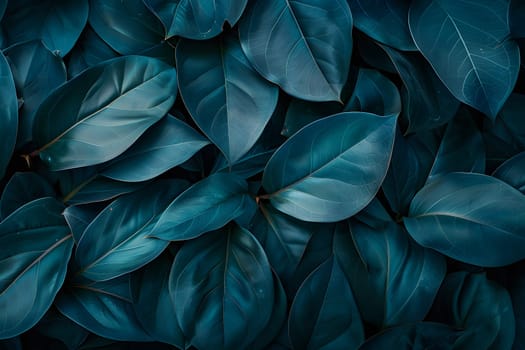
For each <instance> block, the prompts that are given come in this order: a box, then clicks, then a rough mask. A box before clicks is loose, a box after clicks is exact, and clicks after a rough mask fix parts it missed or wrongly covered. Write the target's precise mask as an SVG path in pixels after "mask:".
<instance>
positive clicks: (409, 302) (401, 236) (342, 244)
mask: <svg viewBox="0 0 525 350" xmlns="http://www.w3.org/2000/svg"><path fill="white" fill-rule="evenodd" d="M349 227H350V232H349V234H347V232H344V234H336V235H335V242H334V246H335V249H336V256H338V258H339V259H340V261H341V265H342V267H343V270H344V271H345V273H346V274H347V276H348V279H349V281H350V284H351V286H352V289H353V291H354V297H355V300H356V302H357V305H358V307H359V311H360V312H361V315H362V318H363V321H365V322H368V323H369V324H372V325H374V326H376V327H378V328H386V327H391V326H395V325H401V324H404V323H410V322H418V321H422V320H423V319H424V318H425V316H426V314H427V312H428V311H429V310H430V307H431V306H432V303H433V301H434V298H435V296H436V294H437V292H438V290H439V286H440V285H441V282H442V281H443V278H444V277H445V273H446V270H447V265H446V260H445V258H444V257H443V256H442V255H440V254H438V253H436V252H435V251H432V250H431V249H428V248H423V247H421V246H419V245H418V244H416V243H414V242H413V241H412V240H411V239H410V236H409V235H408V234H407V232H406V231H405V230H404V229H403V228H402V227H401V226H400V225H398V224H396V223H395V222H394V221H392V219H390V216H389V215H388V214H387V213H386V211H385V209H384V208H383V207H382V206H381V204H380V203H379V201H377V200H375V201H373V202H372V203H371V204H370V205H369V206H368V207H367V208H365V209H364V210H363V211H361V213H359V214H358V215H356V216H355V219H352V220H350V221H349Z"/></svg>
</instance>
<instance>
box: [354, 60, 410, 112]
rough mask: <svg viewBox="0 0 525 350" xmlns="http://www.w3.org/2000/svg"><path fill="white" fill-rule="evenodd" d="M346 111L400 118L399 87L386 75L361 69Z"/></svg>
mask: <svg viewBox="0 0 525 350" xmlns="http://www.w3.org/2000/svg"><path fill="white" fill-rule="evenodd" d="M344 110H345V111H363V112H370V113H374V114H377V115H384V116H389V115H395V116H398V115H399V114H400V113H401V97H400V96H399V91H398V90H397V87H396V86H395V85H394V84H393V83H392V82H391V81H390V80H388V79H387V78H386V77H385V76H384V75H382V74H381V73H379V72H378V71H376V70H372V69H366V68H361V69H360V70H359V73H358V76H357V81H356V83H355V88H354V93H353V94H352V97H350V100H349V101H348V103H347V104H346V106H345V108H344Z"/></svg>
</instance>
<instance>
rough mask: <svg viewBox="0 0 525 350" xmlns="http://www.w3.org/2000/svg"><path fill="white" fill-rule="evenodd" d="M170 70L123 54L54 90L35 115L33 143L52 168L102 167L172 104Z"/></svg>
mask: <svg viewBox="0 0 525 350" xmlns="http://www.w3.org/2000/svg"><path fill="white" fill-rule="evenodd" d="M176 89H177V80H176V73H175V69H174V68H173V67H170V66H168V65H166V64H165V63H163V62H161V61H159V60H156V59H153V58H148V57H143V56H125V57H121V58H115V59H113V60H110V61H107V62H105V63H103V64H100V65H98V66H96V67H93V68H90V69H88V70H85V71H84V72H83V73H82V74H80V75H78V76H76V77H75V78H73V79H72V80H70V81H68V82H67V83H66V84H64V85H62V86H61V87H59V88H58V89H56V90H54V91H53V92H52V93H51V94H50V95H49V97H48V98H47V99H46V100H45V101H44V102H43V103H42V104H41V105H40V107H39V108H38V110H37V112H36V115H35V124H34V127H33V140H34V142H35V144H36V145H37V146H38V147H40V148H39V149H38V150H37V151H35V152H37V153H39V155H40V158H41V159H42V160H43V161H44V162H45V163H46V164H47V165H48V166H49V168H50V169H51V170H64V169H70V168H75V167H83V166H88V165H93V164H97V163H102V162H105V161H107V160H110V159H112V158H114V157H116V156H118V155H119V154H121V153H122V152H124V151H125V150H126V149H127V148H128V147H129V146H131V144H133V142H135V140H137V139H138V138H139V136H140V135H141V134H142V133H143V132H144V131H145V130H146V129H147V128H149V127H150V126H151V125H153V124H154V123H155V122H156V121H158V120H159V119H160V118H162V117H163V116H164V115H165V114H166V112H167V111H168V110H169V108H170V107H171V105H172V104H173V102H174V101H175V95H176Z"/></svg>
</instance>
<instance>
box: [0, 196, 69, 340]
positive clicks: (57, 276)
mask: <svg viewBox="0 0 525 350" xmlns="http://www.w3.org/2000/svg"><path fill="white" fill-rule="evenodd" d="M62 210H64V207H63V205H62V204H61V203H60V202H58V201H57V200H56V199H54V198H50V197H46V198H41V199H37V200H34V201H32V202H29V203H27V204H25V205H24V206H22V207H21V208H19V209H18V210H16V211H15V212H13V213H12V214H11V215H9V216H8V217H7V218H6V219H4V220H3V221H2V222H1V223H0V247H1V248H0V309H1V310H2V313H1V314H0V339H7V338H11V337H14V336H17V335H19V334H21V333H23V332H25V331H27V330H28V329H30V328H31V327H33V326H34V325H35V324H36V323H37V322H38V321H39V320H40V319H41V318H42V317H43V316H44V314H45V313H46V311H47V310H48V309H49V307H50V306H51V304H52V302H53V299H55V296H56V294H57V292H58V290H59V289H60V287H61V286H62V283H63V282H64V279H65V277H66V270H67V264H68V261H69V257H70V256H71V251H72V248H73V238H72V235H71V234H70V233H69V228H68V227H67V224H66V222H65V220H64V218H63V216H62V214H61V213H62Z"/></svg>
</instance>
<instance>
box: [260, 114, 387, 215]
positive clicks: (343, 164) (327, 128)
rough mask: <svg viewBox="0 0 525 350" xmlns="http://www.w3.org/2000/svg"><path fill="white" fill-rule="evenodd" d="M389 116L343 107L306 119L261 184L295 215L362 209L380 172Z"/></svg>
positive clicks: (275, 202)
mask: <svg viewBox="0 0 525 350" xmlns="http://www.w3.org/2000/svg"><path fill="white" fill-rule="evenodd" d="M395 125H396V118H395V116H389V117H380V116H377V115H374V114H371V113H364V112H346V113H340V114H336V115H334V116H331V117H327V118H323V119H321V120H318V121H316V122H313V123H311V124H309V125H308V126H306V127H304V128H303V129H301V130H300V131H299V132H298V133H296V134H295V135H293V136H292V137H291V138H289V139H288V140H287V141H286V142H285V143H284V144H283V145H282V146H281V147H280V148H279V149H278V150H277V151H276V152H275V153H274V155H273V156H272V158H271V159H270V161H269V162H268V164H267V165H266V168H265V170H264V173H263V187H264V189H265V190H266V192H267V193H268V194H267V195H265V196H263V197H262V198H268V199H269V200H270V202H271V203H272V205H273V206H274V207H275V208H276V209H278V210H280V211H282V212H284V213H286V214H288V215H291V216H293V217H295V218H297V219H300V220H303V221H311V222H334V221H339V220H342V219H345V218H348V217H350V216H352V215H354V214H355V213H357V212H358V211H359V210H361V209H363V208H364V207H365V206H366V205H367V204H368V203H369V202H370V201H371V200H372V198H373V197H374V196H375V195H376V193H377V191H378V190H379V187H380V186H381V183H382V181H383V179H384V177H385V175H386V172H387V169H388V164H389V162H390V156H391V153H392V147H393V143H394V131H395Z"/></svg>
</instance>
